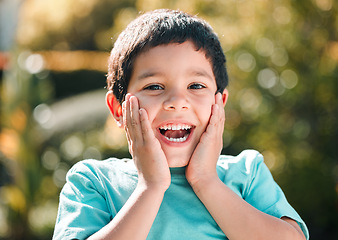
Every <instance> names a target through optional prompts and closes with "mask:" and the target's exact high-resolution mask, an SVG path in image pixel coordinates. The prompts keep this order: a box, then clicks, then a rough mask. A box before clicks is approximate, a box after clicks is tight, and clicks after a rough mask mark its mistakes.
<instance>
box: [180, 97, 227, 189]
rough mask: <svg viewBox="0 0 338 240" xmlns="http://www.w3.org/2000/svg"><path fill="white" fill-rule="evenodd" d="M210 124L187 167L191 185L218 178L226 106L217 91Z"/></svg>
mask: <svg viewBox="0 0 338 240" xmlns="http://www.w3.org/2000/svg"><path fill="white" fill-rule="evenodd" d="M215 98H216V103H215V104H213V106H212V110H211V116H210V120H209V124H208V126H207V127H206V130H205V132H204V133H203V134H202V136H201V139H200V142H199V143H198V145H197V146H196V148H195V151H194V152H193V154H192V156H191V159H190V161H189V164H188V166H187V169H186V177H187V180H188V182H189V183H190V185H191V186H194V185H196V184H197V183H200V182H201V181H209V180H212V179H214V178H215V177H216V178H218V175H217V171H216V164H217V160H218V158H219V155H220V153H221V150H222V147H223V131H224V122H225V115H224V106H223V101H222V94H221V93H217V94H216V96H215Z"/></svg>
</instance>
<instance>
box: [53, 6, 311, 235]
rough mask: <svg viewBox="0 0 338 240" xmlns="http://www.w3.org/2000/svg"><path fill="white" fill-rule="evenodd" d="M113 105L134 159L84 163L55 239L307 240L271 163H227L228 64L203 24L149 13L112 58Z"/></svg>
mask: <svg viewBox="0 0 338 240" xmlns="http://www.w3.org/2000/svg"><path fill="white" fill-rule="evenodd" d="M109 63H110V64H109V71H108V78H107V82H108V88H109V92H108V93H107V97H106V101H107V105H108V107H109V109H110V111H111V113H112V115H113V117H114V118H115V120H116V122H117V123H118V125H119V126H120V127H123V128H124V129H125V131H126V136H127V139H128V145H129V151H130V153H131V156H132V160H127V159H124V160H118V159H115V158H110V159H108V160H105V161H95V160H87V161H82V162H80V163H78V164H76V165H75V166H74V167H73V168H72V169H71V170H70V171H69V173H68V175H67V183H66V184H65V186H64V188H63V190H62V192H61V195H60V206H59V214H58V218H57V223H56V227H55V232H54V239H86V238H88V239H146V238H147V239H227V238H228V239H269V240H271V239H283V240H284V239H288V240H289V239H306V238H308V232H307V229H306V226H305V224H304V222H303V221H302V219H301V218H300V217H299V216H298V214H297V213H296V212H295V210H294V209H293V208H292V207H291V206H290V205H289V204H288V202H287V201H286V199H285V197H284V194H283V192H282V191H281V189H280V188H279V187H278V185H277V184H276V183H275V182H274V180H273V178H272V176H271V174H270V172H269V170H268V169H267V167H266V166H265V165H264V163H263V158H262V156H261V155H260V154H259V153H257V152H256V151H253V150H246V151H243V152H242V153H241V154H240V155H238V156H236V157H232V156H222V155H221V156H220V152H221V149H222V134H223V127H224V120H225V117H224V106H225V104H226V101H227V97H228V92H227V90H226V89H225V87H226V86H227V83H228V79H227V72H226V68H225V56H224V54H223V52H222V48H221V46H220V43H219V40H218V38H217V36H216V35H215V33H214V32H213V30H212V29H211V27H210V26H209V25H208V24H207V23H206V22H204V21H203V20H201V19H199V18H197V17H194V16H190V15H188V14H186V13H183V12H179V11H172V10H157V11H153V12H149V13H146V14H144V15H142V16H140V17H139V18H137V19H136V20H134V21H133V22H132V23H130V24H129V26H128V27H127V28H126V29H125V30H124V31H123V32H122V33H121V34H120V36H119V38H118V39H117V41H116V43H115V45H114V48H113V50H112V52H111V56H110V60H109Z"/></svg>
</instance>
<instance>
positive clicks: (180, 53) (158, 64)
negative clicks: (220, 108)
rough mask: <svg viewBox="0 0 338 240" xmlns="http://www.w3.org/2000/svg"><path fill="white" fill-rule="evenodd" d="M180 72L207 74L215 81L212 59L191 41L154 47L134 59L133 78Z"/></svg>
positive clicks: (172, 74)
mask: <svg viewBox="0 0 338 240" xmlns="http://www.w3.org/2000/svg"><path fill="white" fill-rule="evenodd" d="M178 74H181V75H182V74H185V75H189V74H190V75H191V74H192V75H200V76H206V77H209V78H210V79H212V80H213V81H215V77H214V74H213V70H212V65H211V62H210V60H209V59H208V58H207V57H206V54H205V51H204V50H203V49H199V50H197V48H196V46H195V45H194V44H193V42H191V41H186V42H183V43H170V44H166V45H159V46H156V47H152V48H149V49H147V50H146V51H143V52H142V53H140V54H139V55H138V56H137V57H136V58H135V60H134V64H133V71H132V75H131V80H133V79H134V80H135V78H137V79H143V78H147V77H150V76H153V75H167V76H168V77H169V76H170V77H174V76H175V75H178Z"/></svg>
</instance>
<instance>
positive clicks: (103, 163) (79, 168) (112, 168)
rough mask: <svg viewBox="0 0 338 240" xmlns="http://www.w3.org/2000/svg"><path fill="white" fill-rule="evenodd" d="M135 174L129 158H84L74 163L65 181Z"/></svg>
mask: <svg viewBox="0 0 338 240" xmlns="http://www.w3.org/2000/svg"><path fill="white" fill-rule="evenodd" d="M124 174H127V175H135V174H136V169H135V167H134V165H133V163H132V160H130V159H118V158H108V159H106V160H94V159H86V160H82V161H80V162H78V163H76V164H75V165H74V166H73V167H72V168H71V169H70V170H69V171H68V173H67V177H66V180H67V182H69V181H72V180H75V179H79V178H80V179H92V180H93V179H100V178H103V177H108V178H110V177H112V176H113V175H124Z"/></svg>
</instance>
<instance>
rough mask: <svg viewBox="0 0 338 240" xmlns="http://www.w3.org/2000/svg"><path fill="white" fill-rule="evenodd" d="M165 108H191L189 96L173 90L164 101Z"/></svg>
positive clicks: (179, 109) (173, 109) (169, 109)
mask: <svg viewBox="0 0 338 240" xmlns="http://www.w3.org/2000/svg"><path fill="white" fill-rule="evenodd" d="M163 108H164V109H165V110H167V111H182V110H183V111H184V110H187V109H189V102H188V100H187V96H186V95H185V94H184V93H183V92H180V91H172V92H171V93H169V94H168V96H167V98H166V99H165V101H164V102H163Z"/></svg>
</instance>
